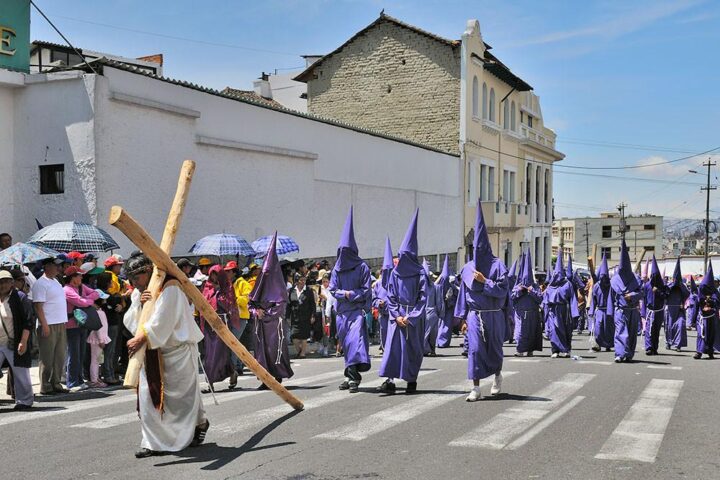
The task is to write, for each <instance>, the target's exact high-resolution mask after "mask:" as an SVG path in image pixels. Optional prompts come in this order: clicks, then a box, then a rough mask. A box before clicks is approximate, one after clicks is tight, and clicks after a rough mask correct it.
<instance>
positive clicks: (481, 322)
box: [470, 308, 502, 343]
mask: <svg viewBox="0 0 720 480" xmlns="http://www.w3.org/2000/svg"><path fill="white" fill-rule="evenodd" d="M470 311H471V312H475V313H477V316H478V320H479V322H478V325H479V326H480V338H482V341H483V343H487V339H486V338H485V320H483V318H482V314H483V313H493V312H501V311H502V309H500V308H497V309H495V310H470Z"/></svg>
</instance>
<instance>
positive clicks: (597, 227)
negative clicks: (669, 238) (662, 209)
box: [552, 213, 663, 266]
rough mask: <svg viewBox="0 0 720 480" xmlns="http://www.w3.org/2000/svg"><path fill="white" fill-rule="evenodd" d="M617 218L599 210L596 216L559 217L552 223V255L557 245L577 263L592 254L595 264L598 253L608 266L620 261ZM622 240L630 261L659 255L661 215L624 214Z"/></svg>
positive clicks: (660, 249) (596, 263) (661, 238)
mask: <svg viewBox="0 0 720 480" xmlns="http://www.w3.org/2000/svg"><path fill="white" fill-rule="evenodd" d="M621 220H622V219H621V217H620V215H619V214H618V213H602V214H600V217H583V218H561V219H559V220H556V221H555V222H554V223H553V226H552V255H553V256H557V253H558V250H559V249H560V248H562V249H563V251H564V252H565V253H566V254H567V253H570V254H571V255H572V256H573V259H574V260H575V261H576V262H577V263H580V264H585V263H587V258H588V257H593V262H594V264H595V266H597V265H599V264H600V263H599V262H600V261H601V260H602V256H603V255H605V256H606V258H607V259H608V265H610V266H613V265H617V264H618V262H619V261H620V244H621V242H622V231H621V230H622V227H621V224H622V222H621ZM625 242H626V243H627V246H628V249H629V250H630V260H632V261H633V262H638V261H640V260H641V259H646V258H649V257H651V256H652V255H655V256H656V257H658V258H661V257H662V256H663V217H659V216H656V215H640V216H627V217H625Z"/></svg>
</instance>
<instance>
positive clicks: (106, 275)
mask: <svg viewBox="0 0 720 480" xmlns="http://www.w3.org/2000/svg"><path fill="white" fill-rule="evenodd" d="M111 283H112V274H111V273H110V272H103V273H101V274H100V275H98V276H97V288H99V289H100V290H102V291H103V292H107V290H108V288H110V284H111Z"/></svg>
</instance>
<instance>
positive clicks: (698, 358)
mask: <svg viewBox="0 0 720 480" xmlns="http://www.w3.org/2000/svg"><path fill="white" fill-rule="evenodd" d="M693 358H694V359H695V360H700V359H701V358H702V353H699V352H698V353H696V354H695V355H693Z"/></svg>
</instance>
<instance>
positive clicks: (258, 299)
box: [249, 231, 287, 306]
mask: <svg viewBox="0 0 720 480" xmlns="http://www.w3.org/2000/svg"><path fill="white" fill-rule="evenodd" d="M249 298H250V301H252V302H253V303H255V304H258V305H260V306H263V305H266V304H268V303H286V302H287V288H286V285H285V278H284V277H283V273H282V270H281V269H280V262H279V261H278V256H277V231H276V232H275V235H273V239H272V241H271V242H270V247H269V248H268V252H267V254H266V255H265V260H264V262H263V266H262V271H261V272H260V275H259V276H258V278H257V281H256V282H255V287H254V288H253V289H252V292H250V297H249Z"/></svg>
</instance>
